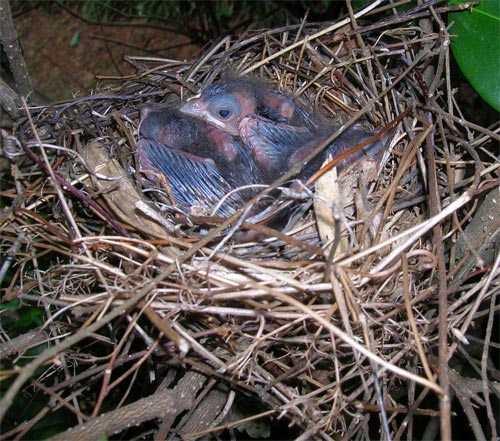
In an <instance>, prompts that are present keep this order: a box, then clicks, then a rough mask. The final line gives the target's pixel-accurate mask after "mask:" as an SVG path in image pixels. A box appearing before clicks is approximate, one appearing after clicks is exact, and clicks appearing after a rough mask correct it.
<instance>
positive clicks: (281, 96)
mask: <svg viewBox="0 0 500 441" xmlns="http://www.w3.org/2000/svg"><path fill="white" fill-rule="evenodd" d="M180 111H181V112H183V113H186V114H188V115H191V116H194V117H196V118H200V119H203V120H204V121H206V122H208V123H209V124H212V125H213V126H215V127H218V128H220V129H222V130H224V131H226V132H228V133H231V134H232V135H234V136H238V135H239V124H240V123H241V121H242V120H243V118H245V117H246V116H248V115H258V116H262V117H263V118H266V119H268V120H270V121H274V122H277V123H285V124H288V125H291V126H307V127H310V128H316V127H317V125H316V122H315V121H314V119H313V118H312V117H311V116H310V114H309V113H308V112H307V110H305V109H304V108H303V107H302V106H300V105H299V104H297V103H296V102H295V101H294V100H292V99H291V98H290V97H289V96H288V95H286V94H285V93H282V92H279V91H277V90H274V89H272V88H271V87H270V86H268V85H267V84H266V83H263V82H259V81H257V80H251V79H236V80H231V81H227V82H220V83H215V84H213V85H211V86H209V87H208V88H207V89H205V90H204V91H203V92H202V93H201V94H199V95H196V96H194V97H192V98H190V99H189V100H188V101H187V102H186V103H185V104H184V105H182V106H181V108H180Z"/></svg>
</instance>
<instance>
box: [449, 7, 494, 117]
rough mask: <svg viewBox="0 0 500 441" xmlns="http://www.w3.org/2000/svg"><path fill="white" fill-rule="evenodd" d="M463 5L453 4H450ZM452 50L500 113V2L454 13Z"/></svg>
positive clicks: (474, 83) (466, 72)
mask: <svg viewBox="0 0 500 441" xmlns="http://www.w3.org/2000/svg"><path fill="white" fill-rule="evenodd" d="M459 3H463V1H461V0H453V1H451V2H450V4H452V5H453V4H459ZM449 22H450V23H451V22H455V23H454V24H453V26H452V27H451V29H450V34H451V49H452V51H453V55H454V56H455V59H456V60H457V63H458V65H459V66H460V69H462V72H463V73H464V75H465V76H466V77H467V79H468V80H469V82H470V84H471V85H472V87H474V89H475V90H476V92H477V93H478V94H479V95H481V97H482V98H483V99H484V100H485V101H486V102H487V103H488V104H490V105H491V106H492V107H493V108H495V109H496V110H498V111H500V1H499V0H483V1H482V2H481V3H480V4H479V5H478V6H474V7H473V8H472V10H467V11H463V12H453V13H451V14H450V16H449Z"/></svg>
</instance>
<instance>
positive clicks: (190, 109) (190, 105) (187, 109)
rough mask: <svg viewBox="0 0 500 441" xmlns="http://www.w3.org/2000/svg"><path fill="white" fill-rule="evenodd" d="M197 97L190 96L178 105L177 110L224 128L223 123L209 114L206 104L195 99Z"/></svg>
mask: <svg viewBox="0 0 500 441" xmlns="http://www.w3.org/2000/svg"><path fill="white" fill-rule="evenodd" d="M199 97H200V96H199V95H196V96H194V97H191V98H190V99H188V100H187V102H186V103H185V104H183V105H182V106H181V107H180V109H179V110H180V111H181V112H182V113H184V114H186V115H189V116H194V117H195V118H198V119H202V120H203V121H205V122H207V123H209V124H211V125H213V126H215V127H218V128H220V129H224V128H225V124H224V123H223V122H222V121H219V120H218V119H216V118H214V117H213V116H212V115H210V113H209V112H208V106H207V105H206V104H205V103H204V102H203V101H202V100H200V99H197V98H199Z"/></svg>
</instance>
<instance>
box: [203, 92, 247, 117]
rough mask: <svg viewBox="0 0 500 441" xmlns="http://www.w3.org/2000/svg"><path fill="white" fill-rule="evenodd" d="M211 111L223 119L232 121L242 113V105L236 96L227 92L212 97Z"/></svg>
mask: <svg viewBox="0 0 500 441" xmlns="http://www.w3.org/2000/svg"><path fill="white" fill-rule="evenodd" d="M209 111H210V113H211V114H212V115H213V116H214V117H216V118H217V119H219V120H221V121H230V120H232V119H233V118H237V117H238V115H239V114H240V113H241V107H240V105H239V103H238V100H237V99H236V98H235V97H234V96H231V95H228V94H225V95H220V96H217V97H215V98H213V99H212V102H211V103H210V105H209Z"/></svg>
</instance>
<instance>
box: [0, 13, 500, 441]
mask: <svg viewBox="0 0 500 441" xmlns="http://www.w3.org/2000/svg"><path fill="white" fill-rule="evenodd" d="M448 10H449V8H448V9H447V8H433V7H432V6H429V5H428V4H425V5H422V6H420V7H418V8H416V9H414V10H411V11H408V12H406V13H404V14H397V13H396V12H393V10H385V11H383V10H379V11H375V12H376V13H377V14H378V15H375V16H374V17H371V18H370V20H368V14H369V13H373V11H369V10H365V11H363V12H362V13H361V14H358V15H357V16H354V15H351V16H349V17H347V18H346V19H345V20H343V21H340V22H338V23H322V24H320V25H317V24H310V23H307V22H303V23H302V24H300V25H294V26H287V27H283V28H279V29H273V30H261V31H258V32H255V33H246V34H244V35H243V36H241V37H240V38H239V39H236V38H234V37H226V38H224V39H222V40H221V41H219V42H218V43H217V44H214V45H213V46H212V47H211V48H210V49H209V50H207V51H206V52H205V53H204V54H203V55H202V56H201V57H200V58H199V59H197V60H194V61H177V60H170V59H162V58H142V57H130V58H129V59H128V60H129V62H130V63H131V64H132V65H133V66H134V67H135V68H136V73H135V74H134V75H132V76H129V77H126V78H120V79H114V80H112V81H110V79H107V80H108V83H107V85H106V87H103V88H102V89H101V90H99V91H96V93H95V94H93V95H91V96H88V97H83V98H77V99H75V100H74V101H72V102H65V103H61V104H58V105H55V106H53V107H44V108H26V117H25V118H24V119H22V120H20V121H19V123H18V124H17V125H16V126H15V127H14V131H13V133H12V135H11V136H8V137H5V139H4V145H3V151H4V154H5V155H6V156H8V157H10V158H11V159H12V161H11V171H12V173H11V177H10V178H9V179H8V182H9V184H10V189H9V188H7V189H5V187H4V191H3V196H5V197H6V200H7V203H6V205H5V206H4V208H3V214H2V226H1V231H2V235H1V236H2V250H3V253H4V255H5V256H7V258H6V259H5V260H4V263H3V266H2V276H4V275H5V274H6V273H7V274H8V277H6V278H5V279H4V281H3V283H4V285H3V287H4V289H3V291H4V297H3V300H4V302H11V303H12V301H14V300H16V301H20V302H21V303H20V304H19V308H21V307H24V308H27V307H30V306H37V307H38V308H39V309H40V311H43V314H42V316H43V320H42V323H40V326H39V327H38V328H37V329H35V330H33V331H30V332H28V333H26V334H22V335H19V336H17V337H16V338H10V337H7V336H6V335H5V334H3V335H2V338H3V340H4V343H3V344H2V348H1V351H0V354H1V355H2V359H3V362H4V366H10V369H11V370H9V371H5V372H6V373H7V374H4V376H5V375H7V376H8V377H9V378H10V383H9V387H8V390H6V393H5V394H4V396H3V399H2V406H0V409H1V412H2V414H3V415H4V416H5V412H8V409H9V407H11V406H13V404H12V403H13V402H14V400H15V399H16V395H17V394H19V393H20V391H22V390H24V391H25V393H29V394H34V393H35V391H36V392H38V393H39V394H46V397H47V407H46V408H45V410H44V412H45V413H47V412H55V411H57V410H58V409H61V408H64V409H65V410H64V412H65V414H66V415H67V414H70V415H71V416H72V417H71V418H73V419H72V420H71V419H69V420H68V425H70V426H74V427H73V428H72V429H70V430H69V431H67V432H64V433H61V434H59V435H58V436H56V439H68V438H71V439H80V438H81V439H87V438H89V437H90V438H97V437H98V436H100V435H102V434H106V435H108V436H111V435H113V434H116V433H121V434H122V435H121V436H122V437H125V438H133V437H136V436H146V437H148V436H149V437H151V436H153V435H152V434H153V433H154V434H155V436H156V437H157V438H161V437H164V438H165V437H170V438H169V439H174V438H175V437H180V438H182V439H196V438H198V437H201V436H202V435H206V434H210V435H212V436H222V437H226V438H227V437H232V439H238V438H241V437H243V438H245V439H248V438H256V439H262V438H266V437H272V438H282V439H284V438H287V439H291V438H297V439H302V440H305V439H338V438H342V437H343V438H344V439H363V438H364V439H370V438H379V437H383V436H385V437H387V438H394V439H400V438H401V437H412V436H413V437H416V438H427V437H431V436H434V434H435V433H436V431H438V430H439V422H440V425H441V430H442V434H443V437H445V436H446V434H447V433H448V434H449V433H450V432H449V431H450V430H451V427H452V426H455V424H462V422H459V423H457V415H460V414H462V412H464V413H465V415H466V416H467V418H466V419H465V423H463V424H464V427H466V426H468V425H469V424H470V425H471V427H472V429H469V428H467V430H472V433H473V434H474V436H475V437H477V438H478V439H481V437H483V438H484V437H490V436H494V435H493V434H494V433H495V430H496V429H495V421H494V418H495V417H494V414H493V412H492V406H494V405H495V404H494V399H495V395H496V397H498V387H496V384H495V383H494V382H493V380H494V379H498V365H496V366H495V365H492V364H491V359H490V358H491V357H493V356H494V352H492V351H493V350H495V348H498V346H495V343H491V339H494V338H498V335H496V336H495V335H494V333H493V329H494V326H493V321H494V319H495V315H494V314H495V312H496V311H497V308H498V306H496V305H495V302H496V301H497V300H496V298H497V295H498V283H499V278H498V271H499V270H498V264H499V262H498V257H496V255H495V248H494V241H495V240H497V241H498V234H497V232H498V228H499V224H498V219H499V217H500V213H499V208H498V200H499V196H500V194H499V190H498V188H499V187H498V184H499V161H498V158H496V157H495V153H494V152H495V149H497V145H498V144H495V143H496V142H498V135H497V133H498V125H497V127H496V128H495V127H494V128H489V129H488V128H484V127H480V126H478V125H475V124H473V123H470V122H468V121H467V120H466V119H465V118H464V117H463V116H462V114H461V109H460V108H459V107H458V106H457V103H456V101H455V97H454V93H455V91H454V90H453V89H452V85H451V80H450V76H449V75H450V66H449V43H450V35H449V34H448V32H447V29H446V26H445V25H444V22H443V18H442V14H444V13H446V12H447V11H448ZM368 23H369V24H368ZM228 70H231V71H232V72H237V73H238V74H240V75H250V76H252V77H259V78H264V79H266V80H267V81H268V82H269V83H270V84H272V85H273V87H275V88H276V89H279V90H281V91H284V92H286V93H289V94H291V95H293V96H294V97H295V98H296V99H297V100H298V101H299V102H300V103H301V104H303V105H304V106H309V107H311V108H315V109H317V111H319V112H320V113H321V114H322V115H323V117H325V118H329V119H331V120H334V121H335V123H338V124H343V125H342V128H343V129H346V128H347V127H348V126H349V125H352V124H353V123H360V124H362V125H363V126H364V127H366V128H367V129H370V130H381V129H382V128H383V127H385V129H382V130H385V131H384V133H389V134H390V146H389V147H388V149H387V155H386V158H385V159H384V161H383V162H376V163H375V162H371V161H362V162H361V163H360V164H358V165H356V166H354V167H352V168H350V169H348V170H346V171H344V172H342V173H337V172H336V170H335V168H332V169H330V170H326V169H323V170H322V172H321V177H318V180H317V181H316V189H315V190H314V188H311V187H303V191H290V190H288V191H287V190H286V188H289V187H287V184H288V183H289V182H290V181H291V180H293V175H294V173H295V172H297V170H291V171H290V172H289V173H288V174H287V175H285V176H284V177H283V178H282V179H280V181H279V182H277V183H275V184H273V185H272V186H270V187H273V188H277V187H281V188H284V190H283V191H282V192H281V196H280V198H281V201H282V203H283V204H286V205H287V206H288V207H291V208H292V211H291V212H292V213H294V214H296V213H298V214H297V215H295V217H294V218H295V220H296V222H295V223H294V225H293V226H292V227H290V228H288V229H287V230H285V231H278V229H276V228H271V227H270V226H269V225H266V224H262V225H261V224H254V223H250V222H247V221H246V220H245V219H244V218H243V217H242V213H243V212H244V210H245V207H243V208H242V209H241V210H240V211H239V212H238V213H236V214H235V215H234V216H232V217H231V218H229V219H214V218H208V219H206V218H205V219H203V218H199V217H194V216H180V215H178V214H176V213H175V212H172V211H171V210H168V209H165V207H164V205H163V204H162V203H161V200H162V198H161V197H160V196H158V194H159V193H161V191H160V189H152V188H148V186H147V185H146V184H147V182H146V181H145V180H144V176H143V175H142V174H141V170H140V167H139V166H138V163H137V154H136V147H135V146H136V140H137V131H138V123H139V108H140V106H141V105H143V104H145V103H151V102H157V103H179V102H181V101H184V100H185V99H186V98H188V97H190V96H192V95H193V94H195V93H197V92H199V91H200V90H201V89H203V88H204V87H206V86H207V85H209V84H211V83H212V82H214V81H218V80H220V79H221V77H222V76H223V75H224V74H225V73H226V72H227V71H228ZM495 130H496V131H495ZM266 190H267V191H269V188H267V189H266ZM266 190H264V191H266ZM494 212H496V214H493V215H492V213H494ZM236 231H255V232H257V233H258V236H259V237H260V239H259V240H257V241H254V242H248V241H247V242H242V241H237V240H235V237H236V236H235V232H236ZM11 337H12V336H11ZM33 347H37V348H38V350H37V351H36V352H29V354H31V356H32V357H33V358H31V359H29V360H28V361H23V364H24V366H23V367H22V368H20V367H18V366H20V364H19V363H20V362H19V360H24V359H23V356H24V355H25V354H26V351H28V350H29V348H33ZM497 355H498V354H497ZM35 376H37V380H35V379H34V378H35ZM30 379H32V382H31V386H30V387H29V389H23V388H26V387H27V386H26V384H27V382H28V381H29V380H30ZM455 396H456V398H457V399H455V400H454V401H453V407H451V406H450V400H451V399H452V398H453V397H455ZM471 400H475V406H477V407H476V408H475V407H474V406H473V405H472V404H471ZM49 403H50V404H49ZM45 413H43V415H45ZM41 414H42V412H41ZM43 415H41V416H42V417H43ZM41 416H40V414H39V415H37V416H34V417H33V419H32V420H30V422H29V424H27V425H21V426H16V427H13V426H12V429H11V431H10V432H9V434H10V435H9V434H7V436H8V437H21V436H23V433H26V432H27V431H28V430H29V429H30V427H32V426H33V425H34V424H35V423H36V422H37V421H38V419H40V418H41ZM6 417H7V418H8V420H9V421H13V420H15V418H16V416H14V415H13V414H9V413H7V414H6ZM69 421H71V423H69ZM17 423H18V422H17ZM455 427H461V426H455ZM236 429H237V430H238V431H236ZM447 431H448V432H447ZM148 434H149V435H148Z"/></svg>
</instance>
